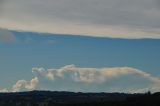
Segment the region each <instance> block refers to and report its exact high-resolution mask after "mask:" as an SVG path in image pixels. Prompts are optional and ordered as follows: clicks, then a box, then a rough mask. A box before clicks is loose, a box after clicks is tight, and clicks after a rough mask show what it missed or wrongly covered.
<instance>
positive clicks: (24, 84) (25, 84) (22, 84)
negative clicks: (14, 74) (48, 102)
mask: <svg viewBox="0 0 160 106" xmlns="http://www.w3.org/2000/svg"><path fill="white" fill-rule="evenodd" d="M38 82H39V80H38V78H37V77H34V78H33V79H32V80H31V81H26V80H18V81H17V82H16V84H14V85H13V88H12V91H13V92H18V91H20V90H21V89H23V88H26V89H27V90H33V89H35V87H36V85H37V84H38Z"/></svg>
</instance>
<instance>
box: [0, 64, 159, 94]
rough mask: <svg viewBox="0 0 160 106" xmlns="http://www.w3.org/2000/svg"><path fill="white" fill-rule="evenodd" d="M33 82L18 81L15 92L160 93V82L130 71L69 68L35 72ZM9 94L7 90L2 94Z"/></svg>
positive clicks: (142, 73)
mask: <svg viewBox="0 0 160 106" xmlns="http://www.w3.org/2000/svg"><path fill="white" fill-rule="evenodd" d="M32 73H33V75H34V77H33V78H32V79H31V80H30V81H26V80H18V81H17V82H16V83H15V84H14V85H13V87H12V90H11V91H13V92H17V91H21V90H23V89H26V90H34V89H42V90H45V89H47V90H58V91H61V90H62V91H83V92H130V93H135V92H147V91H148V90H150V91H152V92H157V91H159V90H160V86H159V85H160V79H159V78H158V77H154V76H152V75H151V74H149V73H146V72H144V71H141V70H138V69H135V68H131V67H111V68H107V67H104V68H81V67H76V66H75V65H73V64H72V65H66V66H63V67H61V68H58V69H56V68H55V69H54V68H52V69H47V70H45V69H44V68H36V67H35V68H33V69H32ZM7 91H10V90H8V89H6V88H4V89H0V92H7Z"/></svg>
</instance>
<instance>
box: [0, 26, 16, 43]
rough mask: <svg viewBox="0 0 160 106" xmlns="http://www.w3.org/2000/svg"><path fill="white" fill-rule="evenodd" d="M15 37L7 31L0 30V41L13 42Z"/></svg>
mask: <svg viewBox="0 0 160 106" xmlns="http://www.w3.org/2000/svg"><path fill="white" fill-rule="evenodd" d="M15 40H16V37H15V36H14V35H13V34H12V33H11V32H10V31H8V30H5V29H0V41H15Z"/></svg>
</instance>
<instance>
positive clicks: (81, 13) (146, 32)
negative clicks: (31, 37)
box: [0, 0, 160, 38]
mask: <svg viewBox="0 0 160 106" xmlns="http://www.w3.org/2000/svg"><path fill="white" fill-rule="evenodd" d="M157 4H159V2H158V1H157V0H45V1H44V0H14V1H13V0H5V1H3V2H1V4H0V7H1V8H2V9H1V11H0V12H1V17H0V27H2V28H7V29H14V30H24V31H35V32H48V33H61V34H75V35H87V36H96V37H113V38H160V30H159V29H160V24H159V19H160V11H159V9H160V8H159V5H157Z"/></svg>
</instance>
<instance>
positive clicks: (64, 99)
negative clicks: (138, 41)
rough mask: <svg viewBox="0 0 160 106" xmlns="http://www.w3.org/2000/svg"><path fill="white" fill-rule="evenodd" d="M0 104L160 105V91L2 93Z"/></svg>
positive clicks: (56, 105) (66, 105)
mask: <svg viewBox="0 0 160 106" xmlns="http://www.w3.org/2000/svg"><path fill="white" fill-rule="evenodd" d="M0 106H160V93H154V94H150V93H146V94H123V93H73V92H50V91H31V92H21V93H0Z"/></svg>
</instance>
